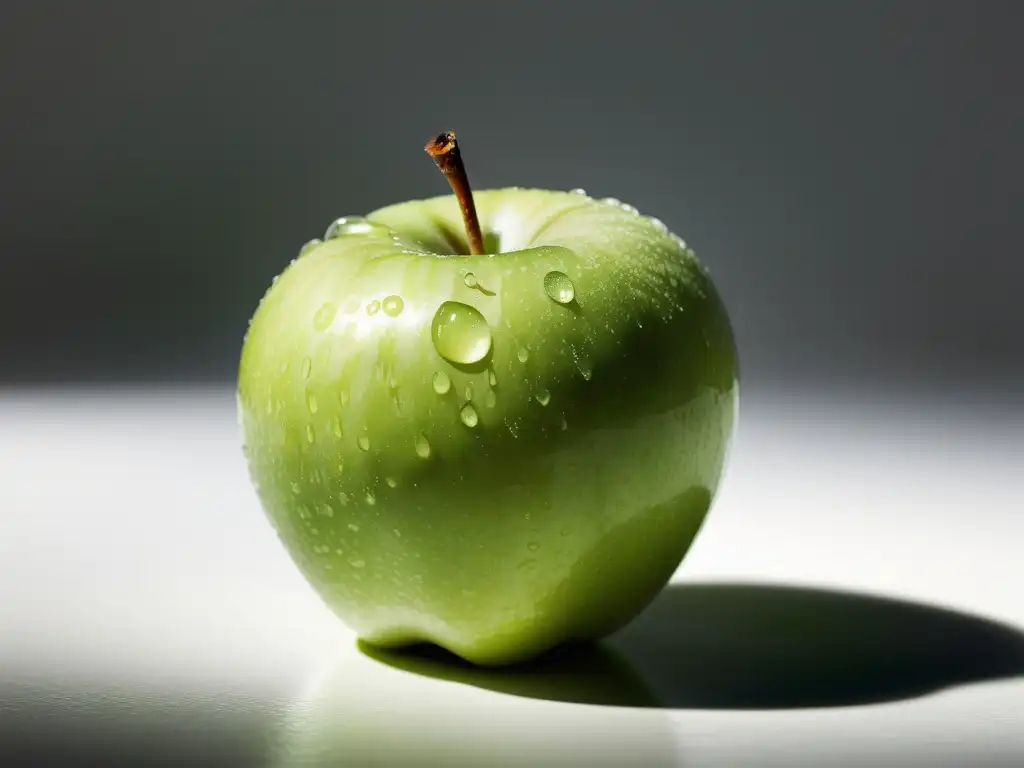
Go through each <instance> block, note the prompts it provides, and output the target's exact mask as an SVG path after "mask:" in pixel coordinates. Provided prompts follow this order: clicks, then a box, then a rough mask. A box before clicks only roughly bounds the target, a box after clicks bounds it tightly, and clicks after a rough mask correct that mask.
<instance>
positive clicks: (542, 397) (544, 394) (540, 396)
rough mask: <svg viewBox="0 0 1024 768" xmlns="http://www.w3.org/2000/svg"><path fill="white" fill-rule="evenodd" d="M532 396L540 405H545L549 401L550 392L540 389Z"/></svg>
mask: <svg viewBox="0 0 1024 768" xmlns="http://www.w3.org/2000/svg"><path fill="white" fill-rule="evenodd" d="M533 397H534V399H535V400H536V401H537V402H538V403H540V404H541V405H547V404H548V403H550V402H551V393H550V392H548V391H547V390H546V389H541V390H540V391H538V392H537V394H535V395H534V396H533Z"/></svg>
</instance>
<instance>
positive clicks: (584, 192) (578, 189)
mask: <svg viewBox="0 0 1024 768" xmlns="http://www.w3.org/2000/svg"><path fill="white" fill-rule="evenodd" d="M569 194H570V195H580V196H581V197H586V196H587V190H585V189H583V188H582V187H576V188H575V189H570V190H569Z"/></svg>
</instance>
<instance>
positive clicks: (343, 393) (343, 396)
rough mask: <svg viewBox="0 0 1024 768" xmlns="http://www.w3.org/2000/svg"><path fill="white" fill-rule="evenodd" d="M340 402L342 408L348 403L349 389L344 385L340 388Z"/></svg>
mask: <svg viewBox="0 0 1024 768" xmlns="http://www.w3.org/2000/svg"><path fill="white" fill-rule="evenodd" d="M338 403H339V404H340V405H341V407H342V408H344V407H345V406H346V405H348V390H347V389H345V388H344V387H342V388H341V389H339V390H338Z"/></svg>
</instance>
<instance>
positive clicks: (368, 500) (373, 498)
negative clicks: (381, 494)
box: [366, 491, 377, 507]
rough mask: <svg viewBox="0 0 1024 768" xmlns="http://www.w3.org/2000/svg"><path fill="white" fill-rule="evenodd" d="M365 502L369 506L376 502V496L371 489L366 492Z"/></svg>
mask: <svg viewBox="0 0 1024 768" xmlns="http://www.w3.org/2000/svg"><path fill="white" fill-rule="evenodd" d="M366 503H367V504H369V505H370V506H371V507H372V506H373V505H374V504H376V503H377V497H376V496H374V495H373V492H372V491H367V492H366Z"/></svg>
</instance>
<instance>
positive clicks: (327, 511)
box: [320, 504, 334, 517]
mask: <svg viewBox="0 0 1024 768" xmlns="http://www.w3.org/2000/svg"><path fill="white" fill-rule="evenodd" d="M320 511H321V512H322V513H323V515H324V516H325V517H334V507H332V506H331V505H330V504H324V506H323V509H321V510H320Z"/></svg>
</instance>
